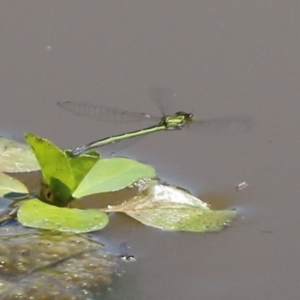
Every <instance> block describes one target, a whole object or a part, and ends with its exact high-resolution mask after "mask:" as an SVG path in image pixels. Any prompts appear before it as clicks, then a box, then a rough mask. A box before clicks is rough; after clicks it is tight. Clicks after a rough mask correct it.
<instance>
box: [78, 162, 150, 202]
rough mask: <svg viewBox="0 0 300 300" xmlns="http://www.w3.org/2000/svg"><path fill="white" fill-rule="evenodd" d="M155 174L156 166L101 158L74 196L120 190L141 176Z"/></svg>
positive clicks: (145, 176)
mask: <svg viewBox="0 0 300 300" xmlns="http://www.w3.org/2000/svg"><path fill="white" fill-rule="evenodd" d="M155 176H156V173H155V169H154V168H152V167H151V166H148V165H145V164H142V163H140V162H138V161H135V160H132V159H128V158H121V157H118V158H107V159H100V160H99V161H98V162H97V163H96V164H95V165H94V167H93V168H92V169H91V170H90V172H89V173H88V174H87V176H86V177H85V178H84V179H83V180H82V182H81V183H80V185H79V186H78V187H77V189H76V190H75V192H74V193H73V197H75V198H80V197H83V196H86V195H91V194H97V193H104V192H113V191H118V190H121V189H123V188H125V187H127V186H129V185H130V184H132V183H133V182H135V181H137V180H138V179H140V178H147V177H150V178H151V177H155Z"/></svg>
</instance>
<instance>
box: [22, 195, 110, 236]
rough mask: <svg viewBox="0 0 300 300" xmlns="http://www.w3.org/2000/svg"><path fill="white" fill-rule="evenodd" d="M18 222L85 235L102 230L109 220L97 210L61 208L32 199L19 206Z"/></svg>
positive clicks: (29, 225)
mask: <svg viewBox="0 0 300 300" xmlns="http://www.w3.org/2000/svg"><path fill="white" fill-rule="evenodd" d="M18 221H19V222H20V223H21V224H22V225H24V226H28V227H34V228H40V229H51V230H57V231H62V232H73V233H85V232H90V231H96V230H100V229H102V228H104V227H105V226H106V225H107V224H108V221H109V219H108V216H107V214H106V213H104V212H101V211H99V210H97V209H87V210H81V209H76V208H62V207H57V206H54V205H50V204H46V203H44V202H42V201H40V200H38V199H32V200H28V201H26V202H24V203H22V204H21V206H20V208H19V210H18Z"/></svg>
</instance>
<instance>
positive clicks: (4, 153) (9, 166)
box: [0, 136, 40, 173]
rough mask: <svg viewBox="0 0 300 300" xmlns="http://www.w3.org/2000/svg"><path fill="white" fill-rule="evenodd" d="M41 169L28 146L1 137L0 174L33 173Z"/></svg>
mask: <svg viewBox="0 0 300 300" xmlns="http://www.w3.org/2000/svg"><path fill="white" fill-rule="evenodd" d="M39 169H40V166H39V164H38V162H37V160H36V158H35V156H34V154H33V152H32V150H31V149H30V147H29V146H28V145H26V144H24V143H20V142H17V141H14V140H10V139H7V138H5V137H3V136H0V172H7V173H17V172H31V171H36V170H39Z"/></svg>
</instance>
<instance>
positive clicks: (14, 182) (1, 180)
mask: <svg viewBox="0 0 300 300" xmlns="http://www.w3.org/2000/svg"><path fill="white" fill-rule="evenodd" d="M10 193H20V194H27V193H28V190H27V187H26V186H25V185H24V184H23V183H22V182H21V181H19V180H18V179H15V178H13V177H10V176H9V175H6V174H3V173H0V197H3V196H5V195H7V194H10Z"/></svg>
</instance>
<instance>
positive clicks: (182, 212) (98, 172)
mask: <svg viewBox="0 0 300 300" xmlns="http://www.w3.org/2000/svg"><path fill="white" fill-rule="evenodd" d="M25 138H26V141H27V143H28V144H29V145H30V146H31V148H32V150H33V153H34V154H35V156H36V160H37V161H38V163H39V165H40V167H41V172H42V178H43V179H42V183H41V186H40V190H39V193H38V194H37V195H29V192H28V191H27V188H26V187H25V186H24V185H23V184H22V183H21V182H20V181H18V180H16V179H13V178H11V177H9V176H8V175H5V174H0V175H1V176H0V196H2V197H9V196H10V195H16V194H18V195H26V193H27V194H28V196H30V197H31V198H33V199H30V200H23V201H21V202H19V203H18V205H19V206H20V207H19V210H18V213H17V214H16V216H17V219H18V221H19V222H20V223H21V224H23V225H24V226H29V227H34V228H42V229H51V230H58V231H67V232H76V233H79V232H80V233H83V232H89V231H96V230H100V229H102V228H103V227H105V225H106V224H107V223H108V222H109V218H108V215H107V213H110V212H123V213H126V214H127V215H129V216H130V217H132V218H134V219H136V220H138V221H139V222H141V223H143V224H145V225H148V226H152V227H156V228H160V229H163V230H178V231H193V232H209V231H219V230H221V229H222V228H223V227H224V226H226V225H228V224H230V222H231V221H232V220H233V219H234V217H235V215H236V213H235V211H232V210H221V211H214V210H211V209H210V208H209V207H208V205H207V204H206V203H205V202H203V201H201V200H200V199H198V198H196V197H195V196H193V195H191V194H190V193H189V192H188V191H186V190H183V189H180V188H178V187H175V186H170V185H168V184H165V183H162V182H160V180H159V179H157V178H156V173H155V170H154V168H152V167H151V166H149V165H145V164H143V163H140V162H138V161H135V160H132V159H128V158H120V157H119V158H118V157H116V158H108V159H102V158H100V154H99V153H97V152H94V151H93V152H88V153H86V154H82V155H80V156H75V157H74V156H72V155H71V154H70V151H68V150H66V151H63V150H61V149H60V148H58V147H57V146H56V145H54V144H53V143H52V142H50V141H48V140H47V139H43V138H41V137H38V136H35V135H34V134H32V133H26V134H25ZM15 147H18V146H17V144H16V146H15ZM22 147H24V146H23V145H22ZM20 153H21V152H20ZM0 155H1V154H0ZM20 155H21V154H20ZM34 164H35V162H34ZM34 164H33V165H34ZM9 168H10V170H11V169H12V167H11V166H10V167H9ZM26 168H28V166H26ZM17 170H18V171H19V170H20V167H19V166H18V168H17ZM4 171H5V170H4ZM124 188H136V189H137V193H136V195H135V196H134V197H133V198H132V199H129V200H126V201H123V203H122V204H120V205H115V204H114V203H111V204H109V205H108V206H107V207H101V193H104V192H114V191H118V190H121V189H124ZM92 194H97V195H98V196H99V202H100V205H99V206H100V207H101V209H87V210H79V209H74V208H69V207H68V206H70V205H69V204H70V203H71V202H72V201H73V200H75V199H80V198H82V197H85V196H88V195H92ZM5 220H6V219H5Z"/></svg>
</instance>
